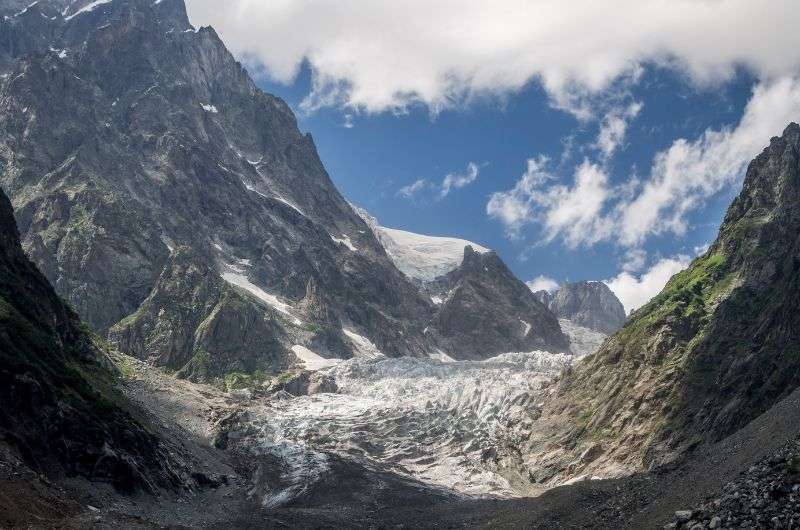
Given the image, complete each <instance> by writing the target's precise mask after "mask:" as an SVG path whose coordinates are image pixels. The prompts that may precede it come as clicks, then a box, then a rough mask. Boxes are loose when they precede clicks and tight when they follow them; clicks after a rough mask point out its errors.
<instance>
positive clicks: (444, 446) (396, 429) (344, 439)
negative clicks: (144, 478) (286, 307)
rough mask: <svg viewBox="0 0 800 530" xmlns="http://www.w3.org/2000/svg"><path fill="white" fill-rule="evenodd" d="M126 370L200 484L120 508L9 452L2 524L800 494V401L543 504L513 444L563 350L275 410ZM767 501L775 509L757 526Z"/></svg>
mask: <svg viewBox="0 0 800 530" xmlns="http://www.w3.org/2000/svg"><path fill="white" fill-rule="evenodd" d="M120 361H121V366H122V367H123V372H124V373H125V383H124V387H125V391H126V393H127V394H128V395H129V396H130V397H131V398H133V400H134V401H136V402H138V403H140V404H141V405H143V406H144V408H145V409H146V410H148V411H150V413H151V414H152V415H153V417H152V419H153V423H154V425H155V426H156V428H157V429H158V430H159V431H161V433H162V434H163V435H165V436H166V437H167V438H168V439H170V440H172V441H174V442H176V444H177V446H178V447H181V448H182V449H183V450H185V451H186V452H187V453H189V454H191V455H192V457H193V458H194V460H195V466H194V467H195V468H196V469H197V470H198V471H197V472H198V473H201V474H202V475H203V476H204V477H205V479H206V480H205V481H201V482H204V483H205V484H206V486H205V487H202V488H195V489H194V490H186V491H183V492H182V493H179V494H172V495H171V494H167V493H162V494H161V495H160V496H159V497H152V496H149V495H145V494H138V495H135V496H133V497H126V496H120V495H118V494H117V493H116V492H115V491H114V490H113V489H112V488H111V487H110V486H106V485H104V484H88V483H86V482H83V481H78V480H65V481H64V482H58V483H56V482H51V481H48V480H46V479H44V478H43V477H42V476H41V475H39V474H37V473H34V472H31V471H30V470H28V469H27V468H26V467H25V466H24V465H22V464H21V463H19V462H17V461H14V460H13V459H12V458H8V459H6V458H4V459H3V462H4V464H3V466H0V508H2V509H0V513H2V514H3V518H2V519H0V526H1V527H10V528H13V527H33V528H51V527H60V528H476V527H494V528H657V527H658V528H660V527H662V526H664V525H670V524H671V525H673V527H674V528H684V527H685V528H695V527H696V528H738V527H746V526H744V525H745V524H750V525H751V527H753V528H759V527H767V528H770V527H774V528H790V527H792V526H790V525H791V524H793V523H791V521H793V519H792V517H793V513H794V512H793V510H795V508H796V503H797V500H796V497H797V491H796V490H797V489H800V487H798V486H797V485H796V484H795V483H796V482H797V483H800V479H798V475H797V472H796V469H795V467H796V466H795V463H796V455H797V454H798V452H800V451H798V446H797V444H796V442H794V441H793V440H794V438H795V437H796V435H797V433H798V432H800V413H799V412H798V411H800V394H798V393H795V394H793V395H792V396H790V397H789V398H787V399H786V400H784V401H783V402H781V403H780V404H779V405H778V406H776V407H775V408H774V409H773V410H771V411H769V412H768V413H766V414H764V415H763V416H762V417H760V418H758V419H757V420H755V421H754V422H753V423H752V424H750V425H749V426H748V427H747V428H745V429H743V430H742V431H740V432H739V433H737V434H736V435H734V436H732V437H730V438H728V439H726V440H724V441H723V442H720V443H719V444H717V445H715V446H713V447H708V448H704V449H702V450H700V451H699V452H698V453H697V454H695V455H694V456H693V457H692V458H691V459H690V460H689V461H688V462H686V463H685V464H684V465H681V466H679V467H676V468H674V469H668V470H662V471H660V472H659V473H657V474H651V475H638V476H632V477H626V478H620V479H616V480H593V481H587V482H581V483H578V484H573V485H567V486H563V487H559V488H555V489H553V490H550V491H547V492H544V493H543V494H540V493H541V492H537V491H535V490H531V489H527V490H526V489H525V488H524V487H523V486H522V485H523V483H524V481H523V480H522V479H521V478H520V477H519V476H518V475H516V474H515V472H514V471H515V470H514V467H513V461H512V460H505V459H504V458H503V456H502V455H503V447H508V446H510V445H512V444H513V438H514V436H515V435H520V433H522V432H524V429H526V428H529V427H530V426H529V425H525V421H524V416H522V419H521V417H520V410H522V409H526V410H535V404H536V401H537V399H542V396H543V390H544V389H546V388H547V381H548V380H549V378H550V377H551V375H552V374H553V373H555V372H556V371H557V370H558V369H560V366H562V365H563V363H564V362H565V361H564V359H562V358H559V357H558V356H546V355H542V354H516V355H506V356H502V357H500V358H498V359H494V360H492V361H488V362H482V363H479V362H461V363H441V362H437V361H427V360H425V361H421V360H413V359H401V360H390V359H372V360H352V361H348V362H345V363H340V364H338V365H336V366H334V367H331V368H328V369H327V372H328V373H329V374H331V375H333V376H334V377H335V378H336V381H337V384H338V385H339V393H338V394H332V393H322V394H315V395H312V396H299V397H295V396H291V395H289V394H287V393H285V392H278V394H277V395H275V396H273V397H271V398H266V397H264V396H259V395H258V392H256V393H255V394H256V395H253V392H251V391H234V392H230V393H229V392H225V391H222V390H220V389H218V388H215V387H213V386H207V385H198V384H194V383H189V382H186V381H181V380H177V379H175V378H173V377H172V376H170V375H166V374H164V373H162V372H160V371H158V370H155V369H153V368H151V367H149V366H147V365H146V364H143V363H139V362H138V361H134V360H132V359H129V358H127V357H121V358H120ZM512 418H516V419H515V420H514V421H512ZM776 418H781V421H780V422H777V423H776ZM776 425H778V427H777V428H776V427H775V426H776ZM792 466H795V467H792ZM533 494H540V495H538V496H535V497H534V496H532V495H533ZM756 507H757V508H758V509H761V508H766V509H768V511H769V513H770V514H771V515H770V516H769V517H766V515H764V516H762V515H754V513H755V512H751V509H752V510H755V509H756ZM676 513H677V515H676ZM758 513H759V514H760V513H761V512H758ZM765 513H766V512H765ZM764 517H766V518H764ZM775 517H778V519H777V520H776V521H777V522H773V519H774V518H775ZM715 518H716V519H715ZM31 521H39V523H36V524H33V525H31ZM776 524H777V525H778V526H775V525H776ZM697 525H700V526H697Z"/></svg>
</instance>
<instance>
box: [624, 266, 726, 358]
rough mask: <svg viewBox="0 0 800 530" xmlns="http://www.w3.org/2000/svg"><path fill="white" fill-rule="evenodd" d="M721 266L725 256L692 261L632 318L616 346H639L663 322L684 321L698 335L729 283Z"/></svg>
mask: <svg viewBox="0 0 800 530" xmlns="http://www.w3.org/2000/svg"><path fill="white" fill-rule="evenodd" d="M725 263H726V260H725V256H724V255H722V254H719V253H715V254H709V255H706V256H702V257H700V258H697V259H696V260H694V262H693V263H692V264H691V265H690V266H689V268H688V269H686V270H685V271H682V272H679V273H678V274H676V275H675V276H673V277H672V279H671V280H670V281H669V282H668V283H667V285H666V286H665V287H664V290H663V291H662V292H661V294H659V295H658V296H656V297H655V298H654V299H653V300H651V301H650V303H648V304H647V305H645V306H644V307H643V308H641V309H640V310H638V311H636V312H635V313H634V314H633V317H632V318H631V320H630V321H629V322H628V323H627V324H626V325H625V327H623V328H622V330H621V331H620V333H619V339H620V342H622V343H623V344H625V345H629V346H630V345H635V346H641V345H642V344H643V343H644V341H645V340H646V338H647V337H649V336H651V335H652V331H653V329H652V328H653V327H654V326H656V325H658V324H660V323H662V322H663V321H664V320H665V319H667V318H682V319H686V320H687V321H688V323H689V324H691V325H692V327H693V328H694V330H695V331H698V330H699V326H700V325H702V324H704V323H705V320H706V319H707V317H708V310H709V308H710V307H711V306H712V305H713V301H714V300H715V299H717V298H718V297H719V296H720V295H721V294H722V293H724V292H725V291H726V290H727V289H729V288H730V286H731V285H732V283H733V280H734V277H735V275H734V274H725Z"/></svg>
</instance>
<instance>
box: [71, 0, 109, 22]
mask: <svg viewBox="0 0 800 530" xmlns="http://www.w3.org/2000/svg"><path fill="white" fill-rule="evenodd" d="M111 2H112V0H95V1H94V2H92V3H90V4H86V5H85V6H83V7H82V8H80V9H78V10H77V11H75V12H74V13H73V14H71V15H69V16H66V17H64V20H72V19H73V18H75V17H77V16H78V15H81V14H83V13H88V12H90V11H94V8H96V7H98V6H101V5H104V4H110V3H111Z"/></svg>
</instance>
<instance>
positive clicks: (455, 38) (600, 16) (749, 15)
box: [187, 0, 800, 117]
mask: <svg viewBox="0 0 800 530" xmlns="http://www.w3.org/2000/svg"><path fill="white" fill-rule="evenodd" d="M187 7H188V10H189V15H190V17H191V19H192V21H193V22H194V23H195V24H196V25H206V24H211V25H213V26H214V27H215V28H216V29H217V30H218V31H219V33H220V34H221V36H222V38H223V39H224V40H225V42H226V43H227V44H228V46H229V47H231V49H232V50H233V51H234V52H235V53H236V54H238V55H239V56H240V57H244V58H247V59H248V60H251V61H254V62H257V63H260V64H263V65H264V67H265V68H266V71H267V72H268V74H269V75H270V76H271V77H272V78H273V79H274V80H276V81H279V82H287V83H288V82H291V81H292V80H293V79H294V78H295V77H296V76H297V74H298V72H299V69H300V66H301V65H302V64H303V62H304V61H308V64H309V65H310V67H311V70H312V74H313V90H312V93H311V94H309V96H308V97H307V98H306V100H305V102H304V107H305V108H307V109H313V108H316V107H319V106H324V105H344V106H347V107H350V108H354V109H358V110H360V111H365V112H381V111H385V110H403V109H405V108H407V107H408V106H409V105H412V104H415V103H421V104H424V105H426V106H428V107H429V108H430V109H431V110H432V111H434V112H435V111H438V110H441V109H442V108H447V107H452V106H454V105H458V104H461V103H463V102H464V101H468V100H469V99H470V98H472V97H474V96H482V95H487V94H489V95H503V94H507V93H513V92H514V91H517V90H519V89H520V88H522V87H523V86H525V84H527V83H528V82H530V81H532V80H537V81H539V82H541V84H542V85H543V86H544V87H545V89H546V90H547V91H548V93H549V94H550V95H551V98H552V101H553V103H554V104H555V105H556V106H559V107H561V108H564V109H568V110H570V111H572V112H574V113H575V114H576V115H581V114H582V115H583V117H586V113H587V112H591V111H590V109H587V108H586V104H585V101H586V98H591V97H592V96H593V95H596V94H598V93H600V92H602V91H603V90H605V89H607V88H608V87H609V86H611V85H612V84H613V83H614V82H615V81H617V80H619V79H621V78H622V77H625V76H628V77H632V78H635V77H636V75H637V71H640V70H641V65H642V64H643V63H644V62H648V61H650V62H655V63H658V64H660V65H663V66H668V67H671V68H676V69H680V70H681V71H684V72H686V73H687V74H688V75H689V76H690V77H691V78H692V79H693V80H694V81H695V82H697V83H713V82H718V81H720V80H725V79H727V78H729V77H730V76H731V75H732V74H733V73H734V71H735V69H736V68H737V67H739V66H743V67H745V68H748V69H749V70H751V71H753V72H754V73H755V74H756V75H757V77H759V78H761V79H772V78H775V77H778V76H783V75H789V74H792V73H794V72H796V71H797V70H798V67H800V46H798V37H797V27H798V26H800V9H797V2H796V0H771V1H770V2H768V3H767V4H764V3H763V2H757V1H754V0H726V1H711V0H709V1H697V0H672V1H670V2H665V1H663V0H606V1H603V2H598V1H596V0H573V1H571V2H564V1H562V0H535V1H534V0H504V1H503V2H499V3H498V2H494V1H491V0H439V1H436V2H430V1H428V0H404V1H402V2H397V1H393V0H320V1H308V0H305V1H303V0H271V1H268V2H265V1H263V0H228V1H227V2H225V3H224V6H222V5H221V3H220V2H219V0H188V1H187Z"/></svg>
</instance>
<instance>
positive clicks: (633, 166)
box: [259, 66, 768, 281]
mask: <svg viewBox="0 0 800 530" xmlns="http://www.w3.org/2000/svg"><path fill="white" fill-rule="evenodd" d="M645 78H646V80H645V81H644V82H643V83H642V86H641V87H638V88H637V89H636V90H635V92H634V96H635V97H636V98H637V99H639V100H641V101H642V102H643V108H642V111H641V113H640V114H639V116H638V117H637V119H636V120H635V121H634V123H633V124H632V125H631V127H630V130H629V132H628V134H627V141H626V146H625V147H624V148H623V149H621V150H620V152H619V153H618V154H617V155H616V156H615V157H614V159H613V160H612V162H611V168H612V170H611V174H612V178H613V179H614V180H615V181H618V182H623V181H626V180H628V178H629V177H630V175H631V173H633V172H636V171H637V170H640V168H641V169H642V170H647V169H648V168H649V166H650V164H651V162H652V159H653V156H654V155H655V153H656V152H658V151H661V150H663V149H666V148H668V147H669V146H670V145H671V144H672V142H673V141H674V140H675V139H677V138H681V137H685V138H690V139H692V138H696V137H698V136H699V135H700V134H702V132H703V131H704V130H705V129H707V128H715V129H716V128H720V127H723V126H725V125H735V124H736V122H737V121H738V120H739V119H740V118H741V116H742V113H743V109H744V107H745V105H746V103H747V101H748V100H749V98H750V95H751V91H752V85H753V83H754V81H753V79H752V77H751V76H749V75H747V74H746V73H742V74H740V75H739V76H738V77H737V79H736V80H734V81H732V82H731V83H729V84H726V85H725V86H723V87H715V88H714V90H703V89H697V88H696V87H691V86H689V85H687V83H686V80H685V79H684V78H683V77H682V76H680V75H676V74H675V73H674V72H671V71H664V70H657V69H652V70H651V71H649V72H648V73H647V74H646V75H645ZM259 85H260V87H261V88H262V89H263V90H265V91H267V92H270V93H272V94H276V95H278V96H280V97H282V98H283V99H285V100H286V101H287V102H288V103H289V104H290V105H291V106H292V108H294V109H295V110H296V112H297V114H298V122H299V125H300V128H301V129H302V130H303V131H307V132H311V134H312V135H313V137H314V141H315V143H316V145H317V148H318V150H319V152H320V156H321V157H322V160H323V162H324V164H325V167H326V168H327V170H328V172H329V173H330V174H331V177H332V178H333V180H334V182H335V183H336V185H337V187H338V188H339V189H340V190H341V191H342V193H343V194H344V195H345V196H346V197H347V198H348V199H349V200H351V201H352V202H354V203H356V204H358V205H360V206H363V207H364V208H366V209H367V210H368V211H370V213H372V214H373V215H374V216H376V217H377V218H378V219H379V220H380V222H381V224H383V225H384V226H388V227H391V228H401V229H405V230H410V231H413V232H419V233H423V234H429V235H447V236H456V237H461V238H464V239H468V240H471V241H475V242H476V243H480V244H483V245H485V246H488V247H489V248H492V249H494V250H496V251H497V252H498V253H499V254H500V255H501V256H502V257H503V259H504V260H505V261H506V263H507V264H508V266H509V267H510V268H511V269H512V270H513V271H514V272H515V273H516V274H517V275H518V276H519V277H520V278H522V279H525V280H529V279H532V278H534V277H536V276H539V275H545V276H548V277H551V278H553V279H555V280H557V281H576V280H584V279H592V280H598V279H606V278H610V277H613V276H614V275H615V274H616V273H617V271H618V270H619V267H620V260H621V259H623V258H624V256H623V254H624V249H623V248H620V247H619V246H617V245H615V244H613V243H603V244H599V245H596V246H594V247H585V246H580V247H578V248H569V247H568V246H567V245H565V244H563V242H561V241H558V240H556V241H552V242H549V243H543V242H542V241H541V239H540V238H539V237H538V236H539V235H540V234H539V233H538V232H537V230H535V229H533V230H529V231H525V233H524V234H522V237H521V238H520V239H510V238H508V237H507V236H506V234H505V230H504V227H503V225H502V224H501V223H499V222H497V221H496V220H494V219H492V218H490V217H489V216H488V215H487V213H486V203H487V200H488V198H489V196H490V195H491V194H492V193H493V192H495V191H497V190H498V189H506V188H510V187H513V185H514V183H515V182H516V181H517V179H519V177H520V175H521V174H522V173H523V172H524V170H525V162H526V160H527V159H528V158H530V157H532V156H535V155H540V154H543V155H546V156H549V157H550V158H551V159H553V160H554V161H558V163H557V165H558V166H559V167H561V168H562V171H561V173H563V174H565V175H568V174H570V173H571V172H572V170H573V168H574V167H575V165H576V164H579V163H581V162H582V161H583V160H584V157H585V156H586V153H581V149H584V150H587V149H588V148H587V147H586V146H588V145H589V144H591V143H592V142H593V141H594V138H595V136H596V135H597V128H598V126H597V124H582V123H581V122H580V121H578V120H577V119H576V118H575V117H574V116H572V115H571V114H569V113H566V112H563V111H560V110H556V109H553V108H552V107H551V106H550V105H549V103H548V98H547V95H546V94H544V93H543V92H542V90H541V89H540V88H539V87H538V86H536V85H535V84H531V85H529V86H526V87H525V88H524V89H523V90H521V91H520V92H519V93H517V94H514V95H511V96H508V97H505V98H503V99H502V100H500V99H497V98H494V99H493V98H484V99H482V100H480V101H476V102H473V103H471V104H469V105H467V106H465V107H463V108H458V109H450V110H445V111H442V112H441V113H439V114H438V115H432V114H431V113H430V112H429V110H428V109H427V108H426V107H425V106H422V105H416V106H413V107H411V108H410V109H408V112H407V113H406V114H401V115H396V114H393V113H381V114H372V115H368V114H362V115H355V116H354V115H353V113H352V112H349V111H347V110H346V109H338V108H325V109H321V110H318V111H315V112H313V113H307V112H304V111H302V110H300V103H301V101H302V100H303V99H304V98H305V97H306V95H307V94H308V93H309V92H310V90H311V88H310V85H311V81H310V74H309V72H308V68H307V66H306V67H305V69H304V72H303V73H302V74H301V75H299V76H298V79H297V80H296V82H294V83H293V84H291V85H284V84H278V83H274V82H270V81H269V80H267V79H265V78H263V77H262V78H261V79H260V82H259ZM348 116H349V118H348ZM346 124H350V125H352V127H347V126H346ZM570 139H572V140H571V141H572V145H573V146H574V147H573V150H574V151H575V152H574V153H573V154H572V155H571V157H570V158H568V159H566V160H564V161H563V162H562V157H563V156H564V155H565V152H566V149H567V148H566V145H567V144H568V143H569V142H570ZM767 141H768V139H766V138H765V139H764V142H765V145H766V142H767ZM588 154H589V155H590V156H591V153H588ZM470 162H474V163H476V164H478V165H479V168H480V171H479V175H478V177H477V179H476V180H475V181H474V182H473V183H471V184H469V185H467V186H465V187H463V188H461V189H458V190H454V191H452V192H451V193H449V194H448V196H446V197H444V198H443V199H442V198H440V197H439V194H438V193H437V192H436V190H432V189H426V190H423V191H421V192H420V193H418V194H416V195H415V196H414V197H412V198H408V197H404V196H401V195H400V194H399V193H398V191H399V190H400V189H401V188H402V187H404V186H407V185H410V184H412V183H414V182H415V181H417V180H419V179H425V180H426V181H428V182H433V183H437V182H441V181H442V180H443V179H444V177H445V176H446V175H447V174H450V173H458V174H464V173H466V171H467V164H468V163H470ZM739 189H740V183H739V182H732V183H730V185H728V186H726V187H725V189H723V190H721V192H720V193H719V194H718V195H717V196H714V197H712V198H710V200H709V201H708V203H707V205H706V207H704V208H700V209H699V210H698V211H697V212H695V213H694V214H693V215H692V218H691V226H690V228H689V230H688V232H687V233H686V234H685V235H684V236H681V237H676V236H675V235H673V234H668V235H665V236H662V237H655V238H652V239H650V240H648V241H647V242H646V244H645V245H643V248H644V250H645V251H647V252H648V254H650V255H654V256H672V255H675V254H681V253H683V254H692V253H693V252H694V251H693V249H694V248H695V247H698V246H702V245H704V244H706V243H709V242H710V241H712V240H713V238H714V237H715V236H716V231H717V229H718V227H719V223H720V221H721V219H722V216H723V215H724V211H725V209H726V208H727V206H728V204H729V203H730V201H731V200H732V198H733V197H735V195H736V193H737V192H738V191H739Z"/></svg>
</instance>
